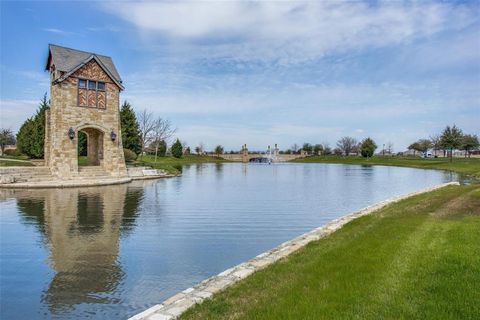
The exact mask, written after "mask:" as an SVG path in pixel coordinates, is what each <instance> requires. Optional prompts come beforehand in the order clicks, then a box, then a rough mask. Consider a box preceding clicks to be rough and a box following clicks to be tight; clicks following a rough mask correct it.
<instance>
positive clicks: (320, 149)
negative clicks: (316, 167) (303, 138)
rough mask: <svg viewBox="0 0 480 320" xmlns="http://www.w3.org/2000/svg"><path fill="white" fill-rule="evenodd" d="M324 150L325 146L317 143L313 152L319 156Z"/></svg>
mask: <svg viewBox="0 0 480 320" xmlns="http://www.w3.org/2000/svg"><path fill="white" fill-rule="evenodd" d="M322 151H323V146H322V145H321V144H316V145H314V146H313V153H314V154H315V155H316V156H318V155H320V154H321V153H322Z"/></svg>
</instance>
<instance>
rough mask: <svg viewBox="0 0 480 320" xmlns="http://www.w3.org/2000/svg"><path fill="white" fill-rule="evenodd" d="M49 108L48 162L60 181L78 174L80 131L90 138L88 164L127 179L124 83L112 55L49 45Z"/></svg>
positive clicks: (47, 120)
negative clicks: (121, 99) (122, 113)
mask: <svg viewBox="0 0 480 320" xmlns="http://www.w3.org/2000/svg"><path fill="white" fill-rule="evenodd" d="M48 49H49V54H48V60H47V64H46V70H48V71H49V72H50V83H51V85H50V99H51V102H50V110H48V111H47V112H46V115H45V117H46V119H45V121H46V126H45V127H46V129H45V164H46V165H47V166H48V167H49V168H50V170H51V172H52V174H53V175H54V176H57V177H58V178H61V179H70V178H74V177H77V176H79V167H78V152H77V150H78V133H79V131H82V132H84V133H85V134H86V136H87V164H88V165H90V166H95V168H98V170H101V171H105V172H107V173H108V174H110V175H111V176H113V177H121V176H125V175H126V166H125V159H124V156H123V147H122V139H121V136H122V135H121V131H120V113H119V94H120V91H121V90H123V89H124V88H123V85H122V80H121V78H120V75H119V74H118V72H117V69H116V68H115V65H114V64H113V61H112V59H111V58H110V57H107V56H102V55H98V54H95V53H90V52H84V51H79V50H74V49H69V48H64V47H60V46H56V45H49V48H48Z"/></svg>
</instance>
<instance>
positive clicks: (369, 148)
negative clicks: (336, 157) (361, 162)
mask: <svg viewBox="0 0 480 320" xmlns="http://www.w3.org/2000/svg"><path fill="white" fill-rule="evenodd" d="M375 149H377V144H376V143H375V141H373V140H372V139H370V138H366V139H365V140H363V141H362V144H361V145H360V152H361V153H362V156H363V157H364V158H370V157H371V156H373V153H374V152H375Z"/></svg>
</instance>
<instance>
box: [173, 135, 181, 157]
mask: <svg viewBox="0 0 480 320" xmlns="http://www.w3.org/2000/svg"><path fill="white" fill-rule="evenodd" d="M182 154H183V147H182V143H181V142H180V140H178V139H177V141H175V143H174V144H173V145H172V156H174V157H175V158H181V157H182Z"/></svg>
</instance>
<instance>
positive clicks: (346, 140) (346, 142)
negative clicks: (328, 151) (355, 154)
mask: <svg viewBox="0 0 480 320" xmlns="http://www.w3.org/2000/svg"><path fill="white" fill-rule="evenodd" d="M356 146H357V140H355V139H354V138H352V137H343V138H341V139H340V140H338V141H337V147H338V149H340V150H341V151H342V153H343V154H344V155H346V156H348V155H349V154H350V153H351V152H352V151H353V150H354V149H355V147H356Z"/></svg>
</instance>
